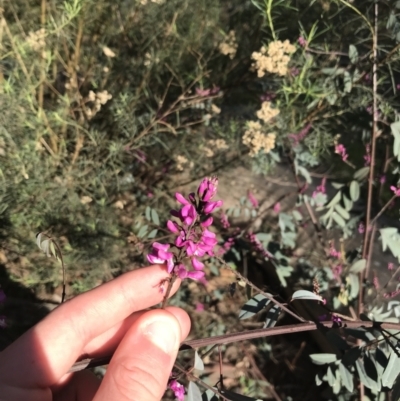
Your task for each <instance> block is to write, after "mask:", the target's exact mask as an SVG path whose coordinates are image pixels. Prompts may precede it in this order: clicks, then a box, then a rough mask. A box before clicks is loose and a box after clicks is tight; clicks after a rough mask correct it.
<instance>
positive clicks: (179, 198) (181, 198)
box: [175, 192, 189, 205]
mask: <svg viewBox="0 0 400 401" xmlns="http://www.w3.org/2000/svg"><path fill="white" fill-rule="evenodd" d="M175 198H176V200H177V201H178V202H179V203H181V204H182V205H189V201H188V200H187V199H185V197H184V196H183V195H182V194H180V193H179V192H177V193H176V194H175Z"/></svg>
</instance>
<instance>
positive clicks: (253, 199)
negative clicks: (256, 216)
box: [247, 191, 258, 208]
mask: <svg viewBox="0 0 400 401" xmlns="http://www.w3.org/2000/svg"><path fill="white" fill-rule="evenodd" d="M247 197H248V198H249V201H250V203H251V204H252V206H253V207H254V208H257V207H258V200H257V199H256V198H255V197H254V195H253V194H252V193H251V192H250V191H249V193H248V195H247Z"/></svg>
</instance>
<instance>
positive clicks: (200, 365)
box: [194, 351, 204, 370]
mask: <svg viewBox="0 0 400 401" xmlns="http://www.w3.org/2000/svg"><path fill="white" fill-rule="evenodd" d="M194 368H195V369H197V370H204V363H203V361H202V360H201V358H200V355H199V353H198V352H197V351H196V352H195V353H194Z"/></svg>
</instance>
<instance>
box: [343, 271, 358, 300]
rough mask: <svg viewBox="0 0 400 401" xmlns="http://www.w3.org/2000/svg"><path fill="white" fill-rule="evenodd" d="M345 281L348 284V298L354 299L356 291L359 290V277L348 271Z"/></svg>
mask: <svg viewBox="0 0 400 401" xmlns="http://www.w3.org/2000/svg"><path fill="white" fill-rule="evenodd" d="M346 281H348V283H349V284H350V293H349V299H350V300H351V299H356V298H357V295H358V292H359V291H360V279H359V278H358V276H357V275H355V274H353V273H350V274H349V275H348V276H347V278H346Z"/></svg>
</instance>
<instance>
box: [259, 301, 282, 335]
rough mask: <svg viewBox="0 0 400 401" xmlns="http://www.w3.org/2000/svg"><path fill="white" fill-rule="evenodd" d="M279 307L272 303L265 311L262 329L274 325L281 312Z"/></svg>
mask: <svg viewBox="0 0 400 401" xmlns="http://www.w3.org/2000/svg"><path fill="white" fill-rule="evenodd" d="M281 311H282V310H281V308H280V307H279V306H278V305H273V306H272V308H271V309H270V310H269V311H268V312H267V316H266V319H265V323H264V326H263V329H267V328H269V327H274V326H275V325H276V322H277V321H278V318H279V315H280V314H281Z"/></svg>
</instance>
